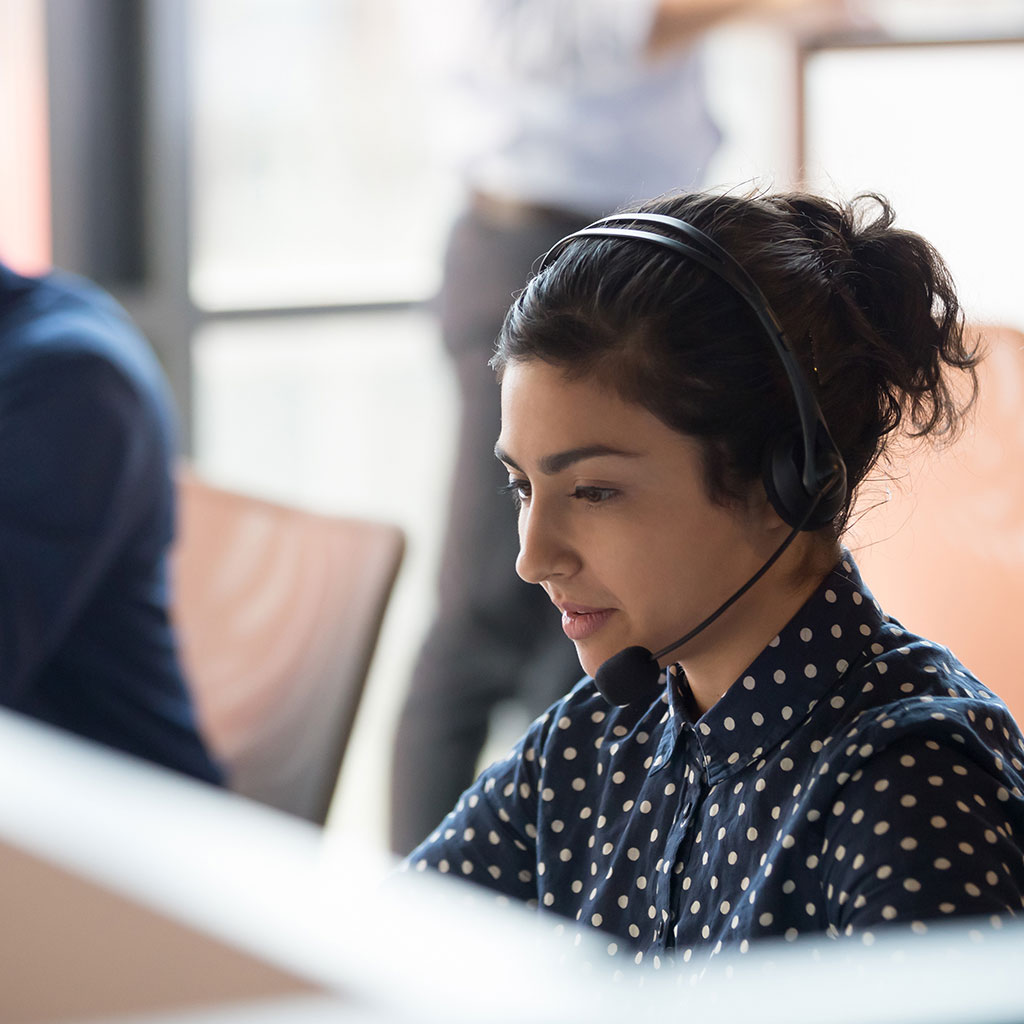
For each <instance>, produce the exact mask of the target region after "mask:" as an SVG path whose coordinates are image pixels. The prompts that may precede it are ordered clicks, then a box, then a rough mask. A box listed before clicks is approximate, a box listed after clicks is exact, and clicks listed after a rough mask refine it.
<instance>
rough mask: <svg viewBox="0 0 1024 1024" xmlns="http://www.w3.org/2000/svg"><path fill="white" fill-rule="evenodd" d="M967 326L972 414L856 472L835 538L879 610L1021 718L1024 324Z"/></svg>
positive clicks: (1023, 704)
mask: <svg viewBox="0 0 1024 1024" xmlns="http://www.w3.org/2000/svg"><path fill="white" fill-rule="evenodd" d="M977 330H980V331H981V334H982V339H983V345H984V346H985V348H986V349H987V350H988V355H987V357H986V358H985V360H984V361H983V362H982V364H981V367H980V369H979V379H980V392H979V396H978V404H977V407H976V410H975V413H974V418H973V421H972V423H971V424H970V425H969V426H968V428H967V431H966V432H965V434H964V435H963V437H961V438H960V440H959V441H957V442H956V443H955V444H954V445H953V446H952V447H950V448H945V449H944V448H933V446H931V445H930V444H928V443H927V442H926V443H924V444H922V445H920V446H918V447H917V448H916V449H915V450H913V451H911V452H910V453H909V454H908V456H907V457H906V458H905V459H902V460H899V461H898V462H897V463H896V466H895V470H894V472H895V473H896V474H897V478H896V479H895V480H894V481H892V482H888V483H884V482H883V483H882V484H872V483H870V482H869V483H867V484H866V485H865V487H864V488H863V489H862V492H861V495H860V497H859V499H858V504H857V512H856V517H857V518H856V523H855V526H854V527H853V528H852V529H851V530H850V533H849V534H848V535H847V544H848V545H849V546H850V548H851V550H852V551H853V553H854V556H855V557H856V558H857V561H858V563H859V565H860V567H861V569H862V571H863V573H864V579H865V582H866V583H867V584H868V586H869V587H870V588H871V590H872V591H873V592H874V594H875V597H877V598H878V600H879V602H880V603H881V605H882V607H883V609H885V611H887V612H888V613H889V614H890V615H893V616H895V617H896V618H897V619H899V620H900V621H901V622H902V623H903V624H904V625H905V626H906V627H907V628H908V629H910V630H913V631H914V632H917V633H920V634H922V635H924V636H926V637H928V639H930V640H934V641H936V642H938V643H942V644H944V645H945V646H947V647H949V648H950V649H951V650H952V651H953V652H954V653H955V654H956V655H957V656H958V657H959V658H960V659H961V661H963V662H964V664H965V665H966V666H967V667H968V668H969V669H970V670H971V671H972V672H974V673H975V675H977V676H978V678H979V679H981V681H982V682H983V683H985V684H986V685H987V686H989V687H991V688H992V689H993V690H994V691H995V692H996V693H998V694H999V695H1000V696H1001V697H1002V698H1003V699H1004V700H1005V701H1006V702H1007V704H1009V706H1010V710H1011V711H1013V713H1014V716H1015V717H1016V718H1017V720H1018V722H1022V723H1024V672H1022V670H1021V655H1020V646H1019V645H1020V642H1021V635H1022V633H1024V630H1022V625H1024V623H1022V613H1024V334H1022V333H1021V332H1020V331H1017V330H1014V329H1012V328H1007V327H981V328H977ZM887 490H888V492H889V493H888V500H886V499H887V495H886V491H887Z"/></svg>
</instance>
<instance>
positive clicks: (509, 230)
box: [391, 0, 843, 853]
mask: <svg viewBox="0 0 1024 1024" xmlns="http://www.w3.org/2000/svg"><path fill="white" fill-rule="evenodd" d="M842 8H843V3H842V2H841V0H455V2H452V3H450V4H449V5H448V6H447V7H446V8H445V10H444V13H445V23H444V29H443V32H442V33H441V37H440V39H439V43H442V44H444V46H445V47H447V51H446V52H443V56H439V57H438V62H439V63H441V62H445V66H444V67H443V68H442V69H441V70H442V72H443V73H444V75H445V77H446V92H445V99H446V109H445V115H446V116H445V119H444V122H443V123H442V125H441V126H440V130H441V133H442V138H441V139H440V144H441V148H442V149H444V150H445V151H446V152H447V153H448V155H449V157H450V159H451V163H452V165H453V167H454V168H455V170H456V172H457V174H458V176H459V181H460V185H461V188H462V190H463V193H464V200H463V204H462V209H461V212H460V213H459V214H458V216H457V218H456V219H455V221H454V223H453V224H452V227H451V230H450V233H449V237H448V242H447V249H446V253H445V259H444V271H443V282H442V288H441V294H440V303H439V308H440V322H441V331H442V337H443V341H444V345H445V349H446V352H447V354H448V356H449V358H450V359H451V362H452V365H453V367H454V369H455V374H456V379H457V382H458V388H459V398H460V403H461V421H460V426H459V436H458V442H457V451H456V454H455V461H454V472H453V480H452V498H451V503H450V510H449V518H448V524H447V530H446V536H445V542H444V547H443V553H442V568H441V576H440V580H439V608H438V612H437V616H436V619H435V621H434V623H433V625H432V627H431V629H430V632H429V634H428V636H427V638H426V641H425V644H424V646H423V649H422V651H421V652H420V655H419V658H418V661H417V663H416V665H415V667H414V670H413V675H412V679H411V682H410V686H409V691H408V695H407V698H406V702H405V705H404V707H403V709H402V712H401V716H400V720H399V724H398V729H397V734H396V741H395V749H394V754H393V771H392V825H391V844H392V847H393V849H394V850H395V851H396V852H398V853H407V852H408V851H409V850H411V849H412V848H413V847H414V846H415V845H416V844H417V843H419V842H420V840H422V839H423V838H424V837H425V836H426V835H427V833H428V832H429V831H430V829H432V828H433V827H434V826H435V825H436V824H437V822H438V821H439V820H440V819H441V817H442V816H443V815H444V814H445V813H446V812H447V811H448V810H449V809H450V808H451V806H452V805H453V803H454V802H455V800H456V799H457V797H458V795H459V794H460V793H461V792H462V790H463V789H464V788H465V787H466V786H468V785H469V783H470V782H471V781H472V779H473V777H474V775H475V769H476V765H477V760H478V758H479V756H480V753H481V750H482V748H483V746H484V743H485V741H486V738H487V735H488V729H489V725H490V723H491V720H492V713H493V712H494V710H495V708H496V707H498V706H499V705H502V704H504V703H506V702H509V701H513V702H516V703H518V704H520V705H521V706H522V708H523V710H524V711H525V712H526V713H527V714H528V715H530V716H533V715H535V714H538V713H539V712H540V711H542V710H543V709H544V708H545V707H547V706H548V705H549V704H550V703H551V702H552V701H553V700H555V699H556V698H558V697H559V696H561V695H562V694H563V693H564V692H565V691H566V690H567V689H568V688H569V687H570V686H571V685H572V684H573V683H574V682H575V681H576V680H577V679H578V677H579V664H578V661H577V659H576V655H575V651H574V649H573V646H572V644H571V643H570V642H569V641H568V640H567V639H566V637H565V635H564V634H563V632H562V629H561V626H560V624H559V622H558V620H557V618H552V617H551V615H550V607H549V603H548V601H547V599H546V598H545V596H544V594H543V593H542V592H541V591H540V589H539V588H536V587H530V586H529V585H528V584H526V583H524V582H523V581H522V580H520V579H519V578H518V577H517V576H516V575H515V573H514V572H513V570H512V566H513V564H514V562H515V557H516V552H517V539H516V531H515V517H514V514H513V510H512V509H511V508H510V506H509V503H508V501H507V499H506V498H505V497H504V496H503V495H502V494H501V493H500V492H501V489H502V485H503V484H504V483H505V476H504V473H503V472H502V469H501V467H500V466H499V465H498V464H497V462H496V461H495V459H494V455H493V445H494V440H495V438H496V437H497V436H498V431H499V428H500V422H499V394H498V388H497V384H496V382H495V380H494V374H493V373H492V371H491V370H490V368H489V367H488V360H489V358H490V356H491V355H492V352H493V347H494V342H495V339H496V338H497V335H498V333H499V330H500V328H501V324H502V320H503V319H504V315H505V312H506V310H507V309H508V307H509V305H510V304H511V301H512V298H513V295H514V294H515V293H516V292H517V291H518V290H519V289H520V288H522V287H523V285H524V284H525V282H526V279H527V277H528V276H529V272H530V269H531V266H532V264H533V263H534V261H535V260H536V259H537V257H538V256H540V255H541V254H542V253H543V252H544V251H545V250H546V249H548V248H549V247H550V246H551V245H553V244H554V243H555V241H556V240H557V239H559V238H561V237H562V236H563V235H566V234H568V233H569V232H571V231H574V230H576V229H577V228H580V227H582V226H583V225H584V224H586V223H588V222H590V221H591V220H594V219H595V218H597V217H598V216H600V215H602V214H605V213H610V212H612V211H613V210H615V209H617V208H619V207H621V206H622V205H623V204H625V203H627V202H629V201H631V200H636V199H638V198H640V197H643V196H647V195H656V194H659V193H661V192H666V191H668V190H670V189H675V188H679V187H684V188H686V187H696V186H697V185H699V184H701V183H702V182H703V180H704V176H705V172H706V168H707V165H708V162H709V160H710V159H711V157H712V156H713V155H714V153H715V151H716V149H717V148H718V145H719V141H720V133H719V130H718V128H717V126H716V125H715V123H714V122H713V120H712V118H711V116H710V114H709V111H708V102H707V96H706V90H705V81H704V69H703V59H702V54H701V49H700V40H701V36H702V34H703V33H704V32H705V31H706V30H708V29H710V28H712V27H713V26H715V25H717V24H719V23H720V22H722V21H723V20H724V19H726V18H731V17H736V16H743V15H773V16H781V15H786V16H790V17H793V18H800V17H822V16H824V17H826V18H832V17H836V16H841V14H842ZM431 16H432V17H435V18H436V17H437V16H438V15H437V13H436V9H434V8H431Z"/></svg>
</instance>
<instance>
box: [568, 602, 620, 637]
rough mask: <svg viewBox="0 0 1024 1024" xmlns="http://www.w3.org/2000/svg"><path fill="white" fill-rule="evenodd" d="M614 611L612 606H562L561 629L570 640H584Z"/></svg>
mask: <svg viewBox="0 0 1024 1024" xmlns="http://www.w3.org/2000/svg"><path fill="white" fill-rule="evenodd" d="M614 611H615V609H614V608H583V607H577V606H572V605H570V606H568V607H563V608H562V629H563V631H564V632H565V635H566V636H567V637H568V638H569V639H570V640H573V641H579V640H586V639H587V638H588V637H591V636H593V635H594V634H595V633H596V632H597V631H598V630H599V629H600V628H601V627H602V626H603V625H604V624H605V623H606V622H607V621H608V619H609V618H611V616H612V614H613V612H614Z"/></svg>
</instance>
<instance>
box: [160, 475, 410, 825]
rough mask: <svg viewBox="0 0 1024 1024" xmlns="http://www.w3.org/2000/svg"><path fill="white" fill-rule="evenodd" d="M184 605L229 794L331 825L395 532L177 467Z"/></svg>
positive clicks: (178, 620)
mask: <svg viewBox="0 0 1024 1024" xmlns="http://www.w3.org/2000/svg"><path fill="white" fill-rule="evenodd" d="M178 516H179V522H178V542H177V544H176V547H175V551H174V557H173V560H172V570H173V576H172V583H173V587H174V598H173V610H174V620H175V625H176V628H177V630H178V637H179V644H180V648H181V654H182V661H183V664H184V667H185V672H186V675H187V677H188V679H189V684H190V687H191V689H192V691H193V693H194V695H195V700H196V707H197V712H198V715H199V720H200V725H201V728H202V731H203V734H204V736H205V737H206V738H207V741H208V743H209V744H210V746H211V748H212V750H213V753H214V755H215V756H217V757H218V758H219V759H220V760H221V762H222V763H223V764H224V765H225V767H226V769H227V772H228V781H229V785H230V786H231V788H232V789H233V790H235V791H237V792H239V793H241V794H243V795H245V796H249V797H252V798H254V799H256V800H260V801H262V802H263V803H267V804H270V805H272V806H274V807H278V808H280V809H282V810H286V811H290V812H292V813H294V814H297V815H299V816H301V817H303V818H307V819H309V820H311V821H315V822H319V823H321V824H322V823H323V822H324V820H325V819H326V816H327V811H328V809H329V806H330V800H331V796H332V794H333V791H334V787H335V784H336V781H337V777H338V772H339V769H340V765H341V760H342V756H343V754H344V751H345V746H346V744H347V742H348V739H349V736H350V734H351V731H352V726H353V723H354V721H355V716H356V711H357V708H358V705H359V701H360V697H361V695H362V691H363V688H364V683H365V680H366V674H367V671H368V669H369V665H370V660H371V657H372V654H373V650H374V647H375V645H376V642H377V637H378V633H379V631H380V627H381V623H382V620H383V617H384V612H385V609H386V607H387V603H388V599H389V596H390V593H391V589H392V586H393V584H394V581H395V578H396V576H397V573H398V568H399V565H400V564H401V560H402V556H403V552H404V537H403V534H402V532H401V530H400V529H399V528H398V527H396V526H391V525H387V524H383V523H375V522H368V521H364V520H358V519H347V518H336V517H331V516H325V515H317V514H314V513H311V512H307V511H303V510H300V509H296V508H289V507H285V506H283V505H278V504H274V503H272V502H269V501H263V500H259V499H255V498H251V497H248V496H245V495H242V494H238V493H234V492H231V491H228V490H224V489H222V488H219V487H215V486H212V485H211V484H209V483H206V482H204V481H203V480H201V479H199V478H198V477H197V476H196V475H195V474H194V473H192V472H191V471H190V470H188V469H183V470H182V471H181V473H180V474H179V511H178Z"/></svg>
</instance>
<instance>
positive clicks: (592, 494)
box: [572, 487, 618, 505]
mask: <svg viewBox="0 0 1024 1024" xmlns="http://www.w3.org/2000/svg"><path fill="white" fill-rule="evenodd" d="M617 493H618V492H617V491H616V490H615V489H614V488H613V487H577V488H576V490H575V491H573V493H572V496H573V497H574V498H576V499H578V500H579V501H585V502H586V503H587V504H588V505H600V504H601V503H602V502H605V501H608V499H609V498H614V497H615V495H616V494H617Z"/></svg>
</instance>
